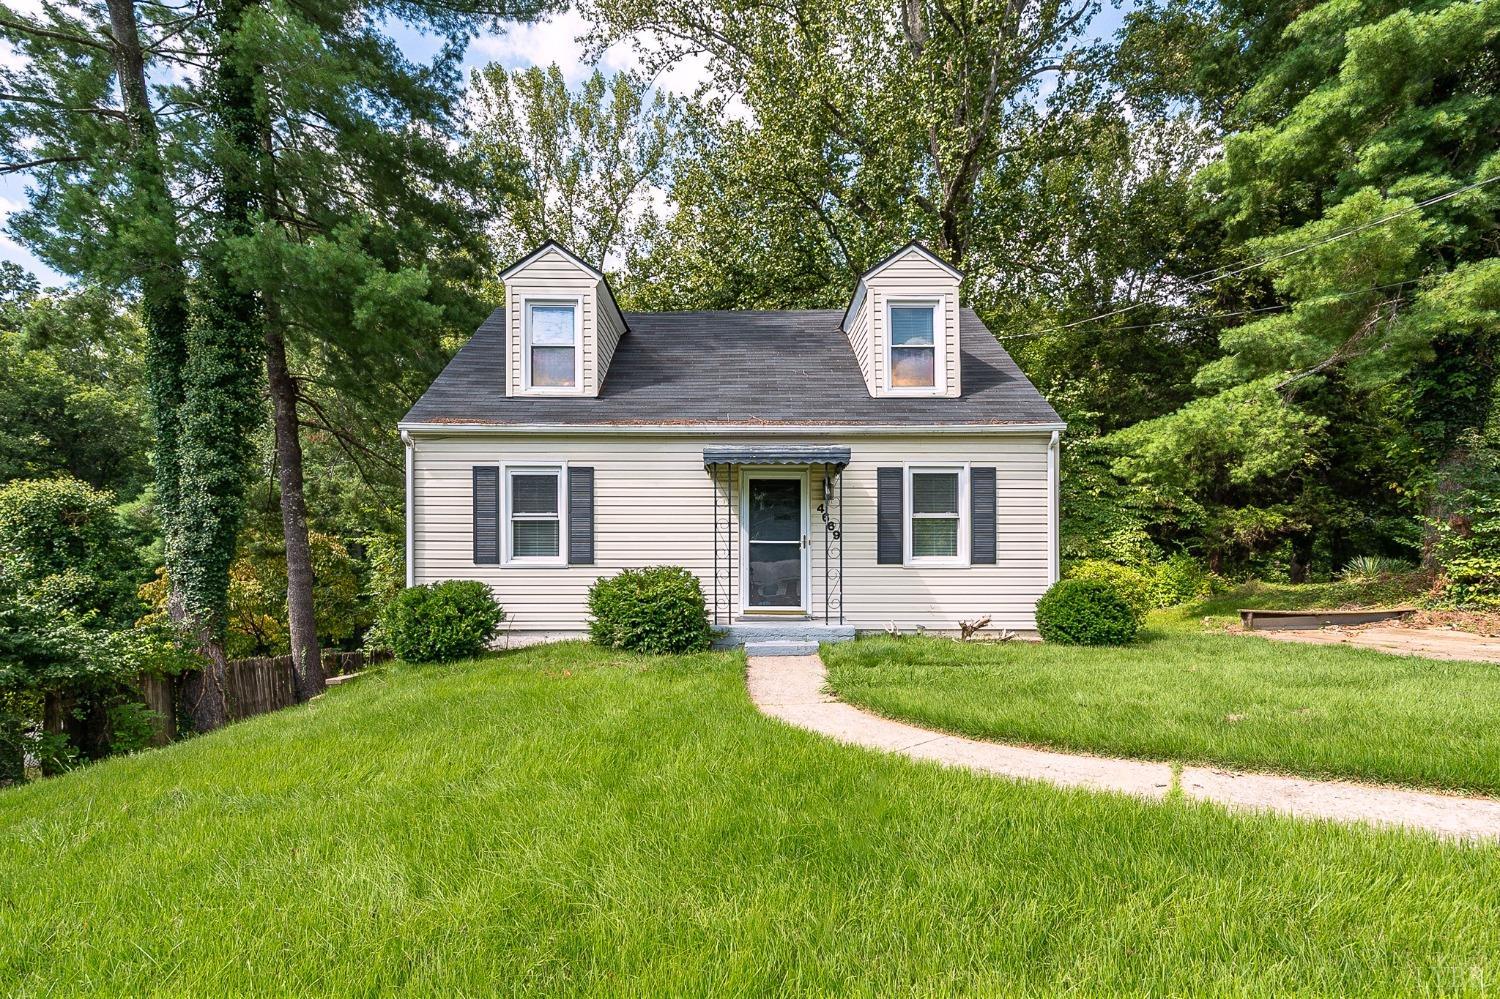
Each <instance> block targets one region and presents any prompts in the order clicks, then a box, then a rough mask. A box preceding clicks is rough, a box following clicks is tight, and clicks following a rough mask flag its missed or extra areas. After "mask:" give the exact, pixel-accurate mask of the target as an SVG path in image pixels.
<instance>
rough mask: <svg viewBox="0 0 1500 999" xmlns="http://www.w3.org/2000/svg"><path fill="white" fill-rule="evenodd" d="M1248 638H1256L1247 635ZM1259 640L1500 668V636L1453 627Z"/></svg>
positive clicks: (1299, 632)
mask: <svg viewBox="0 0 1500 999" xmlns="http://www.w3.org/2000/svg"><path fill="white" fill-rule="evenodd" d="M1246 634H1252V633H1250V632H1246ZM1253 634H1254V635H1255V636H1256V637H1257V638H1267V639H1270V640H1271V641H1275V642H1296V643H1301V644H1303V645H1351V646H1354V647H1356V648H1361V649H1371V650H1373V651H1375V652H1387V653H1390V654H1391V655H1398V656H1419V657H1421V658H1423V659H1456V660H1464V661H1469V662H1481V663H1496V664H1500V636H1494V635H1480V634H1472V633H1470V632H1467V631H1458V630H1456V629H1454V628H1451V627H1429V628H1418V627H1407V626H1401V627H1395V626H1392V625H1388V624H1365V625H1355V626H1351V627H1344V628H1308V629H1300V628H1284V629H1279V630H1274V631H1256V632H1253Z"/></svg>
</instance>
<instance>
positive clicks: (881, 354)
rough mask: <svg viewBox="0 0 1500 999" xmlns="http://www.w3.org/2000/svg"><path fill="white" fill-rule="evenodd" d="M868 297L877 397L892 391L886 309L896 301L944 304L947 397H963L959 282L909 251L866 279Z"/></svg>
mask: <svg viewBox="0 0 1500 999" xmlns="http://www.w3.org/2000/svg"><path fill="white" fill-rule="evenodd" d="M865 284H866V286H867V288H868V293H867V294H866V295H865V301H864V302H863V304H862V305H861V308H860V311H861V312H862V313H866V314H867V315H868V317H869V323H870V354H871V356H872V357H873V358H874V371H875V385H876V386H877V394H882V395H883V394H886V392H887V390H888V389H889V388H890V374H889V372H888V371H887V370H886V368H887V363H886V362H887V356H888V352H887V349H886V348H887V333H886V306H887V305H888V304H889V303H890V302H891V301H892V300H898V301H899V300H901V299H932V298H939V297H941V298H942V300H943V308H942V315H941V316H940V317H939V322H940V323H941V325H942V335H943V344H944V348H945V349H944V356H943V357H942V358H941V360H940V363H941V364H942V365H943V371H944V378H945V382H946V384H945V387H944V392H943V394H944V395H945V396H951V397H954V398H957V397H958V396H959V395H960V394H961V388H962V386H961V376H962V371H961V370H960V365H959V339H958V281H957V280H955V279H954V277H953V275H952V274H950V273H949V272H947V271H945V270H944V269H943V268H941V267H939V266H938V265H937V264H935V263H933V262H932V261H931V260H928V259H927V258H926V257H925V256H924V255H923V254H922V253H920V252H919V251H917V250H914V249H913V250H909V251H907V252H906V253H905V254H903V255H902V256H901V257H898V258H897V259H895V260H893V261H891V262H890V263H889V264H887V265H886V266H885V267H884V268H882V269H881V270H880V272H879V273H877V274H875V275H874V276H873V277H868V278H866V279H865Z"/></svg>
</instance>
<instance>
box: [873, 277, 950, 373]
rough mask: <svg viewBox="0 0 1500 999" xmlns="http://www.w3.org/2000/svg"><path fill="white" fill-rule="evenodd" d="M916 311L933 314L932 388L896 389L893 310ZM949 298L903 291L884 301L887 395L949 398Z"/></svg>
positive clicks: (890, 294)
mask: <svg viewBox="0 0 1500 999" xmlns="http://www.w3.org/2000/svg"><path fill="white" fill-rule="evenodd" d="M903 307H906V308H910V307H915V308H919V309H931V310H932V364H933V374H932V384H931V385H897V384H896V383H895V377H894V376H895V366H894V364H893V363H892V361H891V355H892V353H893V351H894V349H895V343H894V340H893V338H892V336H891V330H892V324H891V310H892V309H898V308H903ZM947 315H948V296H947V295H932V294H923V293H921V292H919V291H913V292H912V293H910V294H905V293H902V292H900V291H892V292H890V293H889V294H888V295H887V296H886V299H885V336H884V338H883V339H884V351H885V362H884V363H885V377H886V381H887V383H888V384H886V385H885V386H884V394H885V395H902V396H913V395H915V396H924V395H925V396H932V395H947V394H948V364H947V359H948V329H947V327H948V324H947Z"/></svg>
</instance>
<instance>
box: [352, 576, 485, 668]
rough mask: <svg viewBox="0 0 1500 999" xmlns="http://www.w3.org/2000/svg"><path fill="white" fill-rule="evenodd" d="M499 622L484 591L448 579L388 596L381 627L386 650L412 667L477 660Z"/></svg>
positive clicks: (473, 583)
mask: <svg viewBox="0 0 1500 999" xmlns="http://www.w3.org/2000/svg"><path fill="white" fill-rule="evenodd" d="M503 620H505V611H503V610H501V609H500V605H499V604H497V603H496V602H495V597H494V595H493V594H492V593H490V588H489V587H488V586H486V585H485V584H484V583H481V582H478V581H476V580H462V579H450V580H449V581H447V582H446V583H433V584H431V585H430V586H412V587H409V588H407V589H405V590H402V591H401V592H400V593H397V594H396V595H395V596H394V597H392V598H391V602H390V603H389V604H387V605H386V609H385V615H384V617H383V618H382V619H381V623H382V624H383V625H384V626H385V637H386V639H387V640H388V641H389V642H390V645H391V651H392V652H394V653H395V654H396V655H397V656H398V657H400V658H402V659H405V660H406V661H407V662H412V663H440V662H450V661H452V660H454V659H467V658H469V657H471V656H477V655H479V653H481V652H483V651H484V650H485V649H486V648H488V647H489V644H490V640H491V639H493V638H494V637H495V633H496V632H497V631H498V630H499V627H500V622H501V621H503Z"/></svg>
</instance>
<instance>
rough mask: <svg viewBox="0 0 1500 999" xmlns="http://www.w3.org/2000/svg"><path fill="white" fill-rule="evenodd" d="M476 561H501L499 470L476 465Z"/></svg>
mask: <svg viewBox="0 0 1500 999" xmlns="http://www.w3.org/2000/svg"><path fill="white" fill-rule="evenodd" d="M474 564H475V565H499V564H500V469H498V468H496V467H495V466H494V465H475V466H474Z"/></svg>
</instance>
